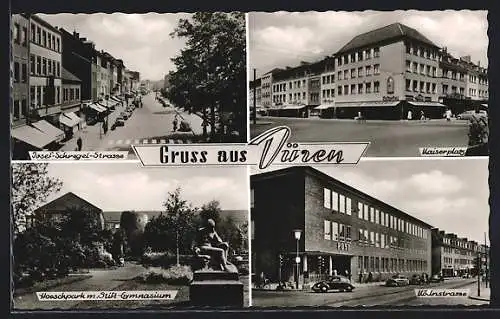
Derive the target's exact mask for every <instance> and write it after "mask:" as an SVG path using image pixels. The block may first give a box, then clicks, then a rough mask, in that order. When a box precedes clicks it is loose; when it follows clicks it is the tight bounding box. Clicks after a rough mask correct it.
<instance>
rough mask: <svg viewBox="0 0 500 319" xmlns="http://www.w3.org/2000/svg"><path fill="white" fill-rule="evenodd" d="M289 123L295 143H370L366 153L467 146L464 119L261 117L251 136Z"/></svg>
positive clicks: (405, 153) (404, 154) (416, 153)
mask: <svg viewBox="0 0 500 319" xmlns="http://www.w3.org/2000/svg"><path fill="white" fill-rule="evenodd" d="M280 125H284V126H288V127H289V128H290V129H291V131H292V132H291V136H290V140H291V141H293V142H371V144H370V146H369V147H368V149H367V151H366V153H365V155H364V156H389V157H390V156H399V157H414V156H420V153H419V150H418V148H419V147H449V146H467V144H468V143H467V142H468V124H467V122H465V121H453V122H451V123H450V122H446V121H442V120H431V121H428V122H420V121H413V122H405V121H367V122H366V123H357V122H356V121H354V120H335V119H319V118H307V119H302V118H285V117H266V116H264V117H258V118H257V124H256V125H254V124H253V123H252V124H250V134H251V138H254V137H256V136H257V135H259V134H261V133H262V132H264V131H266V130H268V129H270V128H272V127H274V126H280Z"/></svg>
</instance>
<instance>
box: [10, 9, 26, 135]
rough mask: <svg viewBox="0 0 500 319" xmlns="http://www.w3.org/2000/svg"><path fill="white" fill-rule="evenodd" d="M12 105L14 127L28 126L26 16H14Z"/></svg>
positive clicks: (12, 26) (11, 112)
mask: <svg viewBox="0 0 500 319" xmlns="http://www.w3.org/2000/svg"><path fill="white" fill-rule="evenodd" d="M11 28H12V30H11V31H12V37H11V41H12V60H13V61H12V62H13V65H12V67H13V74H12V82H13V86H12V100H13V101H12V103H13V105H12V106H11V109H10V115H11V123H12V127H18V126H21V125H25V124H26V120H27V116H28V112H29V105H30V95H29V94H30V87H29V80H30V78H29V75H28V70H29V57H30V55H29V44H28V43H29V42H28V41H29V38H30V35H29V30H30V23H29V17H28V16H26V15H24V14H14V15H12V23H11Z"/></svg>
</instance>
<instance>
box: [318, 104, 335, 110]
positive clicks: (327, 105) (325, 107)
mask: <svg viewBox="0 0 500 319" xmlns="http://www.w3.org/2000/svg"><path fill="white" fill-rule="evenodd" d="M334 107H335V105H333V104H321V105H319V106H316V107H315V108H314V109H315V110H326V109H331V108H334Z"/></svg>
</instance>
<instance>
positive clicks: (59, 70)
mask: <svg viewBox="0 0 500 319" xmlns="http://www.w3.org/2000/svg"><path fill="white" fill-rule="evenodd" d="M56 65H57V73H56V76H57V77H60V76H61V62H57V64H56Z"/></svg>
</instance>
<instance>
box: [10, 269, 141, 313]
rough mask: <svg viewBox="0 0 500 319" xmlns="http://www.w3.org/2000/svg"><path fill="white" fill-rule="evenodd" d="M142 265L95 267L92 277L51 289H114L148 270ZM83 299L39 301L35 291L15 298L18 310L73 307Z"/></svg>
mask: <svg viewBox="0 0 500 319" xmlns="http://www.w3.org/2000/svg"><path fill="white" fill-rule="evenodd" d="M146 271H147V269H146V268H144V267H143V266H142V265H139V264H136V263H130V262H127V263H126V264H125V266H123V267H117V268H116V269H95V270H90V273H89V275H91V276H92V277H91V278H89V279H85V280H82V281H77V282H72V283H69V284H65V285H61V286H58V287H56V288H53V289H50V291H99V290H113V289H116V288H117V287H118V286H120V285H122V284H123V283H124V282H125V281H127V280H131V279H133V278H134V277H137V276H139V275H141V274H142V273H144V272H146ZM81 302H82V301H73V300H68V301H63V302H62V301H43V302H42V301H38V298H37V296H36V294H35V293H30V294H26V295H22V296H17V297H15V299H14V308H15V309H18V310H35V309H40V310H48V309H72V308H75V307H76V306H77V305H78V303H81Z"/></svg>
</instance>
